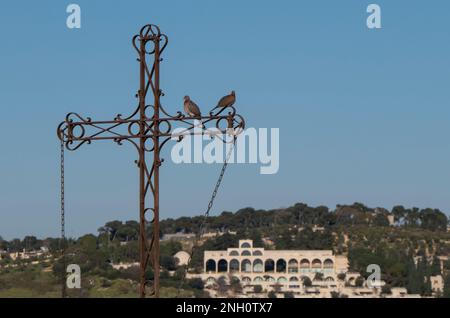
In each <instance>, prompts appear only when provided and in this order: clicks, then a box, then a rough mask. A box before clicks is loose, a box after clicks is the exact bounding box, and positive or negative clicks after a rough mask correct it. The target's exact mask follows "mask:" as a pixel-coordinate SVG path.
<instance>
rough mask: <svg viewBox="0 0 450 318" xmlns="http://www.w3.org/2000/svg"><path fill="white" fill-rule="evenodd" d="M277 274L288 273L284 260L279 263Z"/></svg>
mask: <svg viewBox="0 0 450 318" xmlns="http://www.w3.org/2000/svg"><path fill="white" fill-rule="evenodd" d="M277 273H286V261H285V260H284V259H282V258H280V259H279V260H278V261H277Z"/></svg>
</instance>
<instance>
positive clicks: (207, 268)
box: [206, 259, 216, 273]
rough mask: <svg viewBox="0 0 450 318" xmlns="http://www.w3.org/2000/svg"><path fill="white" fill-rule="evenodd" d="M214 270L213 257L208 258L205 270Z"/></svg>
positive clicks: (214, 262)
mask: <svg viewBox="0 0 450 318" xmlns="http://www.w3.org/2000/svg"><path fill="white" fill-rule="evenodd" d="M215 271H216V261H215V260H213V259H209V260H208V261H207V262H206V272H207V273H208V272H215Z"/></svg>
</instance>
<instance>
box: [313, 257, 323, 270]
mask: <svg viewBox="0 0 450 318" xmlns="http://www.w3.org/2000/svg"><path fill="white" fill-rule="evenodd" d="M312 268H313V269H320V268H322V262H321V261H320V259H317V258H316V259H314V260H313V261H312Z"/></svg>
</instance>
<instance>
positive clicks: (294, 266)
mask: <svg viewBox="0 0 450 318" xmlns="http://www.w3.org/2000/svg"><path fill="white" fill-rule="evenodd" d="M288 273H298V262H297V260H295V259H291V260H290V261H289V263H288Z"/></svg>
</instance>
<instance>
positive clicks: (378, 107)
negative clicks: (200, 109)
mask: <svg viewBox="0 0 450 318" xmlns="http://www.w3.org/2000/svg"><path fill="white" fill-rule="evenodd" d="M72 2H76V3H78V4H79V5H80V6H81V8H82V28H81V30H69V29H67V28H66V25H65V21H66V16H67V14H66V12H65V9H66V6H67V5H68V4H69V3H71V2H69V1H61V0H58V1H48V0H46V1H44V0H41V1H2V2H1V3H0V39H1V47H0V51H1V58H0V105H1V117H2V120H1V126H0V127H1V128H0V132H1V138H0V146H1V148H0V149H1V150H0V151H1V153H0V154H1V155H0V178H1V182H0V235H2V236H4V237H6V238H13V237H22V236H24V235H26V234H34V235H37V236H39V237H45V236H50V235H53V236H56V235H58V233H59V227H58V224H59V211H58V209H59V170H58V169H59V168H58V164H59V155H58V150H59V145H58V141H57V138H56V134H55V131H56V126H57V124H58V123H59V122H60V121H61V120H63V119H64V116H65V114H66V113H68V112H70V111H77V112H79V113H80V114H84V115H87V116H91V117H93V118H98V119H104V118H111V116H113V115H115V114H116V113H119V112H120V113H123V114H125V113H127V111H129V110H131V109H132V108H133V107H134V105H135V99H134V94H135V92H136V89H137V85H138V81H137V80H138V73H137V72H138V68H137V67H138V65H137V62H136V60H135V58H136V56H135V51H134V50H133V49H132V47H131V45H130V43H131V42H130V40H131V37H132V35H134V34H135V33H137V31H138V30H139V28H140V27H141V26H142V25H143V24H146V23H149V22H151V23H155V24H158V25H160V26H161V28H162V30H163V31H164V32H165V33H166V34H167V35H168V36H169V38H170V45H169V47H168V48H167V51H166V52H165V59H164V62H163V65H162V79H161V80H162V84H161V85H162V88H163V89H164V91H165V93H166V97H164V102H165V105H167V108H168V109H169V110H170V111H175V110H178V109H180V108H181V100H182V97H183V96H184V95H185V94H189V95H191V96H195V97H196V100H198V101H201V104H205V105H206V104H208V105H212V104H214V103H215V102H216V100H217V98H218V97H220V96H221V95H223V94H224V93H226V92H228V91H229V90H231V89H235V90H236V91H237V94H238V103H237V107H238V108H239V111H240V112H241V113H242V114H243V115H244V116H245V117H246V119H247V123H248V125H249V126H253V127H279V128H280V135H281V152H280V160H281V162H280V171H279V173H278V174H276V175H260V174H259V167H258V166H256V165H242V166H237V165H234V166H231V168H230V169H229V171H228V174H227V175H226V178H225V181H224V184H223V187H222V189H221V190H220V195H219V197H218V199H217V201H216V206H215V208H214V211H213V213H214V214H217V213H220V212H221V211H223V210H229V211H235V210H237V209H239V208H242V207H246V206H253V207H255V208H267V209H269V208H277V207H285V206H289V205H291V204H293V203H295V202H306V203H308V204H311V205H322V204H323V205H328V206H330V207H332V208H333V207H334V206H335V205H336V204H337V203H352V202H355V201H359V202H364V203H366V204H367V205H369V206H383V207H387V208H391V207H392V206H393V205H396V204H403V205H405V206H418V207H435V208H440V209H442V210H443V211H445V212H449V211H450V196H449V190H450V169H449V163H450V141H449V137H450V125H449V123H450V103H449V100H450V88H449V83H450V72H449V71H450V41H449V37H450V22H449V19H448V17H449V12H450V3H449V2H448V1H445V0H434V1H416V0H409V1H406V0H402V1H400V0H397V1H381V0H376V1H375V0H373V1H372V0H371V1H363V0H345V1H344V0H342V1H336V0H328V1H325V0H310V1H261V0H259V1H235V0H229V1H221V2H219V1H206V0H205V1H200V0H197V1H186V0H183V1H181V0H180V1H166V0H164V1H148V0H147V1H120V3H118V2H119V1H100V0H89V1H87V0H84V1H81V0H78V1H72ZM373 2H375V3H378V4H379V5H380V6H381V8H382V25H383V28H382V29H381V30H369V29H367V27H366V25H365V20H366V17H367V13H366V7H367V5H368V4H370V3H373ZM165 157H166V158H168V154H167V153H166V155H165ZM135 159H136V154H135V152H134V150H133V149H132V148H131V147H129V146H123V147H122V148H119V147H118V146H117V145H115V144H114V143H111V142H98V143H97V144H96V145H91V146H86V147H83V148H81V149H80V150H78V151H76V152H73V153H69V154H67V159H66V164H67V174H66V178H67V181H66V182H67V189H66V190H67V232H68V235H70V236H77V235H80V234H84V233H87V232H95V231H96V229H97V228H98V227H99V226H101V225H102V224H103V223H104V222H105V221H108V220H112V219H120V220H126V219H136V218H137V215H138V209H137V208H138V206H137V180H138V174H137V169H136V167H135V165H134V163H133V161H134V160H135ZM167 161H169V160H167ZM219 169H220V166H219V165H211V166H207V165H200V166H199V165H195V166H194V165H189V166H185V165H182V166H174V165H173V164H171V163H169V162H168V163H167V164H165V165H164V166H163V168H162V182H161V183H162V184H161V193H162V195H161V214H162V217H164V218H165V217H177V216H181V215H196V214H199V213H202V212H203V211H204V209H205V207H206V205H207V201H208V197H209V195H210V192H211V190H212V187H213V184H214V182H215V179H216V177H217V174H218V172H219Z"/></svg>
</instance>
